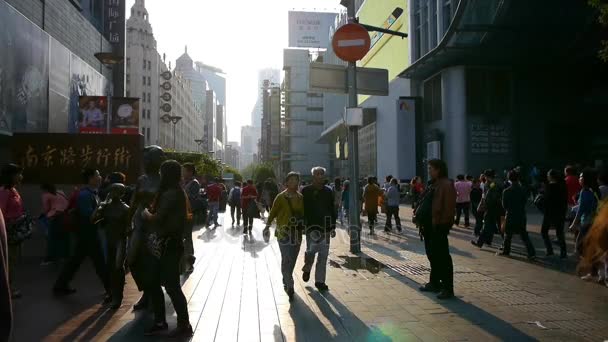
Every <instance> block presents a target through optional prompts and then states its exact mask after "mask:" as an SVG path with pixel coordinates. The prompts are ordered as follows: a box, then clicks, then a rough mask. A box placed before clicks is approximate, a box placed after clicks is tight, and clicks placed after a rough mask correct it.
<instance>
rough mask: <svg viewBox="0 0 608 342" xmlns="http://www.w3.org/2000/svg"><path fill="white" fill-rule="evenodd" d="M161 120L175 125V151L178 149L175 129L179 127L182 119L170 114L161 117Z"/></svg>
mask: <svg viewBox="0 0 608 342" xmlns="http://www.w3.org/2000/svg"><path fill="white" fill-rule="evenodd" d="M161 119H162V120H163V121H164V122H166V123H169V122H170V123H172V124H173V149H174V150H177V149H176V145H175V127H176V126H177V123H178V122H180V120H181V119H182V117H181V116H179V115H169V114H165V115H163V116H162V117H161Z"/></svg>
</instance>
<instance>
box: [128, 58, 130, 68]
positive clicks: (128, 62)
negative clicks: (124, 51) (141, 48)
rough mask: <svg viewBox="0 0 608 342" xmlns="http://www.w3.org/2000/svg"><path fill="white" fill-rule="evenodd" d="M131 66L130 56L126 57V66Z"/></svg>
mask: <svg viewBox="0 0 608 342" xmlns="http://www.w3.org/2000/svg"><path fill="white" fill-rule="evenodd" d="M130 67H131V58H127V68H130Z"/></svg>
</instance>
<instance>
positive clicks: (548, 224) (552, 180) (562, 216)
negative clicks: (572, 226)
mask: <svg viewBox="0 0 608 342" xmlns="http://www.w3.org/2000/svg"><path fill="white" fill-rule="evenodd" d="M562 179H563V178H562V177H560V175H559V172H558V171H557V170H549V172H548V173H547V181H548V184H547V187H546V190H545V194H544V196H545V203H544V206H545V208H544V216H543V225H542V229H541V235H542V236H543V240H544V242H545V247H546V248H547V256H550V255H553V244H552V242H551V240H550V239H549V229H551V228H555V233H556V235H557V240H558V241H559V247H560V257H561V258H562V259H563V258H566V257H568V253H567V251H566V238H565V237H564V225H565V222H566V210H568V191H567V189H566V184H565V183H564V182H563V180H562Z"/></svg>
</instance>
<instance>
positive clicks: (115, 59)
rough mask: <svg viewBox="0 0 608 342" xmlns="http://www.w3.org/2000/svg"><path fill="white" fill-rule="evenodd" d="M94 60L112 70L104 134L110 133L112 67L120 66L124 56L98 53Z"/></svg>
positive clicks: (112, 92) (112, 87)
mask: <svg viewBox="0 0 608 342" xmlns="http://www.w3.org/2000/svg"><path fill="white" fill-rule="evenodd" d="M95 58H97V60H99V62H100V63H101V64H103V65H105V66H106V67H108V68H109V69H110V70H112V82H108V84H109V89H108V96H107V104H108V109H107V113H108V119H106V133H110V120H109V118H110V115H112V113H111V109H112V107H111V101H112V96H113V95H114V84H113V82H114V77H115V75H114V66H115V65H117V64H120V63H122V62H123V61H124V59H125V57H124V56H120V55H117V54H115V53H113V52H98V53H96V54H95Z"/></svg>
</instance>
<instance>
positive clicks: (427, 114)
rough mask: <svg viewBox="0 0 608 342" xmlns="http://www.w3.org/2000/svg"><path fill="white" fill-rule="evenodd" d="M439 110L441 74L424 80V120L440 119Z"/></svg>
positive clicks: (440, 106) (440, 105) (440, 107)
mask: <svg viewBox="0 0 608 342" xmlns="http://www.w3.org/2000/svg"><path fill="white" fill-rule="evenodd" d="M441 111H442V104H441V74H439V75H437V76H435V77H433V78H431V79H430V80H428V81H426V82H424V121H426V122H433V121H438V120H441V118H442V114H441Z"/></svg>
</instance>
